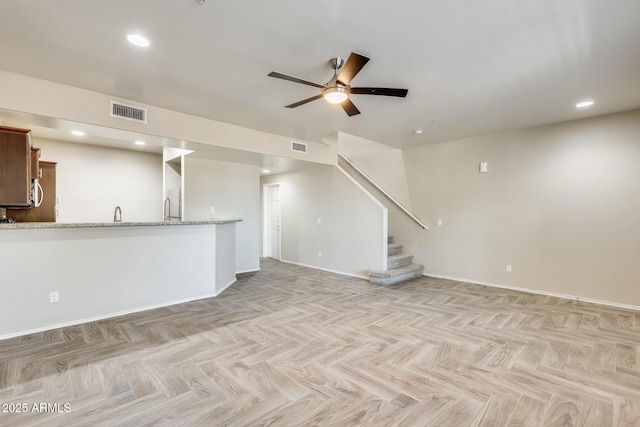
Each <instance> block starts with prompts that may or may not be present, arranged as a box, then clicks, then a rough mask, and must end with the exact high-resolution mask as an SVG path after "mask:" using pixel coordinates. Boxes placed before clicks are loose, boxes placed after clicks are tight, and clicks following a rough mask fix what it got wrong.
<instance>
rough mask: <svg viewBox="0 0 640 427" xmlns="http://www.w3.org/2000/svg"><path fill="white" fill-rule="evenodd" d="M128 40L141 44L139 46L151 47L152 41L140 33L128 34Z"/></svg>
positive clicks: (134, 43)
mask: <svg viewBox="0 0 640 427" xmlns="http://www.w3.org/2000/svg"><path fill="white" fill-rule="evenodd" d="M127 40H128V41H129V43H131V44H133V45H136V46H139V47H149V45H150V43H149V40H147V39H146V38H145V37H143V36H141V35H140V34H129V35H127Z"/></svg>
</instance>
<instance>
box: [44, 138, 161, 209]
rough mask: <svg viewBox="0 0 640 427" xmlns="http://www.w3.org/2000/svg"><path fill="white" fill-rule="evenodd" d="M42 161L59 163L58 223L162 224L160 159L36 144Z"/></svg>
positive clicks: (46, 142) (133, 153)
mask: <svg viewBox="0 0 640 427" xmlns="http://www.w3.org/2000/svg"><path fill="white" fill-rule="evenodd" d="M33 144H34V146H36V147H39V148H40V149H41V150H42V151H41V158H40V159H41V160H48V161H52V162H57V163H58V164H57V168H56V193H57V196H58V199H59V204H58V212H59V216H58V222H110V221H113V213H114V209H115V207H116V206H120V208H121V209H122V220H123V221H162V156H161V155H158V154H151V153H143V152H138V151H133V150H119V149H114V148H107V147H101V146H97V145H88V144H78V143H72V142H63V141H53V140H48V139H43V138H34V141H33Z"/></svg>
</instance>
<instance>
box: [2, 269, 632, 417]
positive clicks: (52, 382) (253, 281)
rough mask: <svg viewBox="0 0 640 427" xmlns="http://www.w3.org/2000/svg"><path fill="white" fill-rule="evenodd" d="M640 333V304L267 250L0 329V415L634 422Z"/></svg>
mask: <svg viewBox="0 0 640 427" xmlns="http://www.w3.org/2000/svg"><path fill="white" fill-rule="evenodd" d="M639 337H640V313H638V312H633V311H625V310H621V309H614V308H607V307H602V306H597V305H593V304H585V303H580V302H575V301H568V300H562V299H557V298H552V297H543V296H536V295H532V294H527V293H522V292H515V291H509V290H500V289H491V288H486V287H482V286H477V285H472V284H465V283H459V282H453V281H447V280H439V279H431V278H426V277H425V278H420V279H415V280H412V281H409V282H405V283H401V284H399V285H396V286H395V287H376V286H373V285H370V284H369V283H367V282H366V281H364V280H358V279H351V278H347V277H344V276H338V275H334V274H329V273H323V272H318V271H314V270H311V269H306V268H302V267H297V266H292V265H287V264H281V263H278V262H276V261H272V260H264V261H263V263H262V270H261V271H260V272H258V273H255V274H247V275H243V276H242V277H240V279H239V280H238V282H237V283H236V284H235V285H233V286H232V287H231V288H229V289H227V290H226V291H225V292H224V293H223V295H221V296H219V297H218V298H215V299H207V300H202V301H197V302H192V303H187V304H180V305H176V306H172V307H167V308H162V309H157V310H152V311H147V312H144V313H138V314H133V315H128V316H123V317H119V318H115V319H110V320H106V321H101V322H95V323H88V324H83V325H79V326H73V327H68V328H62V329H57V330H52V331H49V332H44V333H41V334H34V335H30V336H24V337H21V338H15V339H11V340H6V341H2V342H0V402H1V403H2V405H3V408H2V409H4V410H7V411H8V410H13V411H15V410H16V404H19V405H23V404H26V405H25V406H24V407H26V408H27V413H7V412H0V425H2V426H13V425H16V426H38V425H42V426H55V425H64V426H75V425H83V426H98V425H105V426H113V425H125V426H143V425H172V426H173V425H186V426H192V425H203V426H222V425H238V426H244V425H274V426H311V425H331V426H351V425H371V426H395V425H398V426H456V427H458V426H468V425H474V426H518V425H522V426H536V425H544V426H561V425H562V426H571V425H574V426H627V425H628V426H638V425H640V344H639ZM34 403H35V404H37V405H39V404H41V403H50V404H56V403H58V404H59V407H58V408H55V407H51V406H50V407H49V409H48V411H49V412H37V411H33V404H34ZM65 403H68V404H69V407H68V409H70V411H69V412H64V406H63V405H64V404H65ZM11 405H13V406H11ZM37 407H39V406H37ZM56 409H57V410H58V411H60V412H51V411H53V410H56Z"/></svg>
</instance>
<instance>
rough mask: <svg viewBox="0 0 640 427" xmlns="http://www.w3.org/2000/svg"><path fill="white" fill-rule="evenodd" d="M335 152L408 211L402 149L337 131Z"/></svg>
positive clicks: (408, 200) (409, 201) (407, 194)
mask: <svg viewBox="0 0 640 427" xmlns="http://www.w3.org/2000/svg"><path fill="white" fill-rule="evenodd" d="M338 151H339V152H340V154H342V155H343V156H345V157H346V158H347V159H348V160H349V161H351V162H352V163H353V164H355V165H356V166H357V167H358V169H360V170H361V171H363V172H364V173H365V174H367V175H368V176H369V178H371V179H372V180H373V181H374V182H375V183H376V184H377V185H378V186H380V188H382V189H383V190H384V191H386V192H387V194H389V195H391V196H392V197H393V198H394V199H396V200H397V201H398V202H399V203H400V204H402V205H403V206H404V207H405V208H406V209H409V210H410V209H411V198H410V196H409V186H408V184H407V176H406V173H405V166H404V158H403V155H402V150H400V149H398V148H394V147H390V146H388V145H384V144H380V143H379V142H375V141H371V140H369V139H365V138H359V137H357V136H354V135H349V134H346V133H344V132H338Z"/></svg>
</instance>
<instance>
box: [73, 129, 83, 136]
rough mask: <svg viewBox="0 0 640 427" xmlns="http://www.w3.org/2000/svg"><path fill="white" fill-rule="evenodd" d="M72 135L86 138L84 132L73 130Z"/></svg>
mask: <svg viewBox="0 0 640 427" xmlns="http://www.w3.org/2000/svg"><path fill="white" fill-rule="evenodd" d="M71 134H72V135H75V136H84V132H83V131H81V130H72V131H71Z"/></svg>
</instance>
